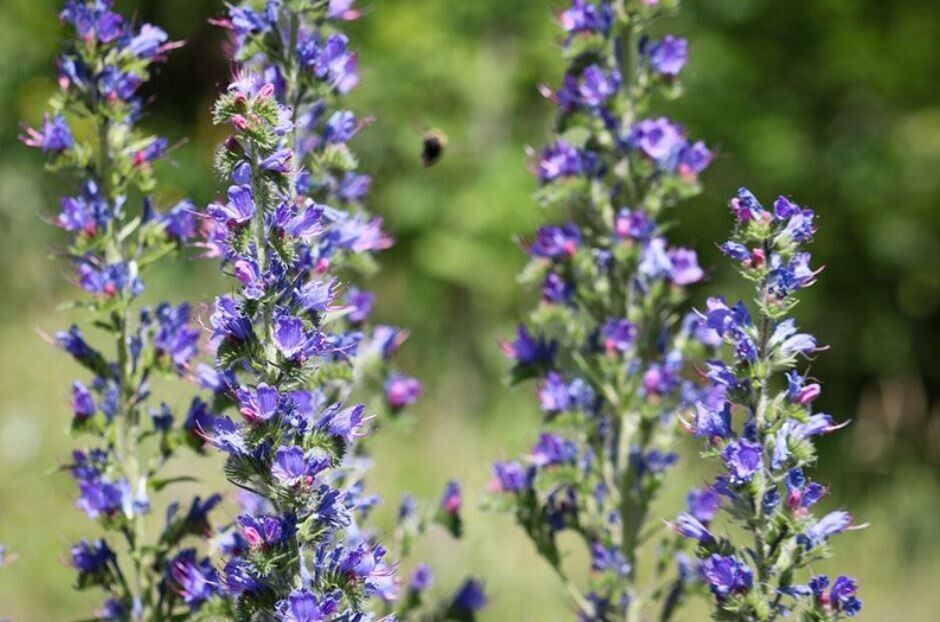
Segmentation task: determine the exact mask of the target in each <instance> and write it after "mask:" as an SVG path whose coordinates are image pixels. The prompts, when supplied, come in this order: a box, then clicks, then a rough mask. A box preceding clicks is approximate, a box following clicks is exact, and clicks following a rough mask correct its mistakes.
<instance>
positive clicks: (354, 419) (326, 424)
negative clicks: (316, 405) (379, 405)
mask: <svg viewBox="0 0 940 622" xmlns="http://www.w3.org/2000/svg"><path fill="white" fill-rule="evenodd" d="M363 412H365V406H364V405H362V404H358V405H356V406H353V407H351V408H346V409H343V408H342V406H341V405H340V404H333V406H331V407H330V408H329V409H328V410H327V411H326V412H325V413H324V414H323V416H322V417H321V419H320V421H319V423H318V427H319V428H320V429H322V430H325V431H327V432H329V433H330V434H331V435H332V436H335V437H337V438H341V439H344V440H346V441H347V442H348V441H351V440H352V439H353V438H355V437H356V436H360V435H361V434H362V424H363V423H364V419H363V416H362V415H363Z"/></svg>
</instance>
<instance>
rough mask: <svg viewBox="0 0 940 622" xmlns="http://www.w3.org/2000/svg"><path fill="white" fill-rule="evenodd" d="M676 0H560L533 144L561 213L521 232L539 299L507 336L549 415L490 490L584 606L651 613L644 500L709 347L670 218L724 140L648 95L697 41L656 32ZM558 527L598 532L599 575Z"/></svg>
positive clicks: (685, 255)
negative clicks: (650, 31) (566, 558)
mask: <svg viewBox="0 0 940 622" xmlns="http://www.w3.org/2000/svg"><path fill="white" fill-rule="evenodd" d="M676 4H677V3H676V2H656V1H655V0H654V1H649V0H645V1H640V0H599V1H596V2H592V1H588V0H573V2H572V4H571V6H570V8H568V9H567V10H565V11H564V12H563V13H561V15H560V23H561V26H562V28H563V29H564V31H565V35H564V36H565V38H564V56H565V59H566V60H567V61H568V63H569V65H568V69H567V71H566V73H565V76H564V80H563V82H562V85H561V86H560V87H559V88H558V89H556V90H552V89H549V88H544V89H543V92H544V94H545V95H546V96H547V97H549V98H550V99H551V100H552V101H553V102H555V104H556V105H557V106H558V116H557V121H556V127H555V134H554V137H553V140H552V142H551V143H550V144H549V145H548V146H547V147H545V148H544V149H543V150H542V151H541V152H540V153H539V154H538V156H537V158H536V162H535V174H536V175H537V176H538V179H539V182H540V186H541V188H540V190H539V192H538V195H537V196H538V200H539V202H540V203H541V204H542V205H543V206H544V207H546V208H547V209H549V210H551V212H552V213H553V214H554V215H556V217H560V220H561V222H560V224H552V225H547V226H544V227H542V228H541V229H539V230H538V232H537V233H536V235H535V238H534V239H533V240H532V241H531V242H528V243H526V244H525V247H526V250H527V251H528V253H529V254H530V255H531V257H532V260H531V262H530V264H529V266H528V267H527V268H526V270H525V272H524V274H523V280H524V281H525V282H528V283H535V284H540V285H541V293H542V300H541V302H540V304H539V305H538V307H537V308H536V310H535V311H534V312H533V313H532V315H531V318H530V321H529V323H528V324H527V325H523V326H520V327H519V330H518V335H517V337H516V339H515V341H512V342H508V343H506V344H505V347H504V348H505V350H506V352H507V354H508V355H509V356H511V357H512V359H513V360H514V361H515V363H516V366H515V369H514V378H515V380H517V381H518V380H523V379H528V378H537V379H538V382H539V384H538V398H539V402H540V404H541V409H542V412H543V419H542V424H541V434H540V436H539V439H538V442H537V443H536V444H535V445H534V447H533V448H532V451H531V453H530V454H529V455H527V456H525V457H524V458H523V459H522V460H520V461H510V462H502V463H497V464H496V465H495V467H494V480H493V484H492V489H493V491H494V493H495V495H494V500H493V504H494V505H495V506H496V507H498V508H502V509H505V510H508V511H511V512H513V513H514V514H515V516H516V519H517V521H518V523H519V524H520V525H521V526H522V527H523V528H524V529H525V531H526V533H527V535H528V536H529V538H530V539H531V540H532V542H533V543H534V544H535V547H536V549H537V550H538V552H539V553H540V554H541V555H542V556H543V557H544V558H545V559H546V560H547V561H548V563H549V564H550V565H551V566H552V568H553V569H554V570H555V571H556V572H557V573H558V575H559V576H560V577H561V579H562V581H563V582H564V583H565V585H566V587H567V589H568V591H569V593H570V595H571V599H572V601H573V603H574V604H575V606H576V608H577V611H578V615H579V616H580V619H583V620H630V621H636V620H640V619H641V616H642V615H643V613H644V612H645V611H647V610H648V609H649V608H650V607H651V606H652V605H653V603H654V601H656V600H657V599H659V598H660V596H661V594H662V590H661V589H659V585H660V583H661V582H663V581H664V578H663V574H664V573H665V572H666V568H667V566H668V563H667V562H668V561H669V555H668V554H665V555H663V556H662V557H661V559H660V561H659V563H658V564H657V567H656V569H655V571H654V572H653V573H650V575H649V576H644V575H643V574H642V573H641V572H640V568H639V566H640V563H639V561H640V560H639V553H640V551H641V549H642V547H643V546H644V544H646V543H647V542H648V541H650V539H651V538H652V537H653V536H654V535H655V532H656V530H657V528H658V527H660V526H661V525H660V524H659V521H657V520H651V519H650V517H649V509H650V505H651V503H652V502H653V500H654V499H655V497H656V494H657V492H658V491H659V489H660V487H661V485H662V482H663V479H664V476H665V473H666V471H667V470H668V469H669V467H670V466H672V465H673V464H674V463H675V462H676V459H677V456H676V454H675V453H674V452H673V445H674V443H675V441H676V436H677V428H678V425H677V422H678V417H677V412H678V411H679V409H680V408H681V407H683V406H684V405H685V404H687V403H688V399H689V395H690V394H694V392H695V385H694V384H692V383H691V382H688V381H685V380H684V379H683V372H684V370H685V369H686V367H687V364H686V361H687V360H688V357H689V356H690V355H693V354H696V353H697V352H698V351H699V350H700V349H701V347H702V344H701V343H700V341H699V339H698V337H699V333H700V330H699V329H700V326H699V324H700V322H699V321H698V320H697V319H696V318H694V317H691V318H689V319H687V320H683V318H682V314H681V313H680V308H681V306H682V304H683V302H684V301H685V298H686V294H685V289H686V287H687V286H689V285H692V284H694V283H696V282H698V281H699V280H701V279H702V278H703V272H702V270H701V269H700V268H699V265H698V262H697V257H696V254H695V252H694V251H692V250H689V249H685V248H680V247H674V246H672V245H670V243H669V242H668V240H667V239H666V237H665V232H666V227H665V226H664V225H663V224H662V221H661V218H662V215H663V212H664V211H665V210H667V209H668V208H670V207H672V206H674V205H675V204H677V203H678V202H679V201H680V200H682V199H684V198H687V197H689V196H692V195H694V194H696V193H697V192H698V191H699V183H698V177H699V174H700V173H701V172H702V171H703V170H704V169H705V168H707V166H708V165H709V163H710V161H711V159H712V153H711V152H710V151H709V149H708V148H707V147H706V146H705V145H704V144H703V143H702V142H693V141H691V140H689V139H688V138H687V136H686V133H685V131H684V130H683V129H682V128H681V127H680V126H679V125H677V124H676V123H674V122H672V121H670V120H669V119H666V118H665V117H657V116H655V115H654V114H653V113H652V110H651V108H652V102H653V101H654V97H655V96H657V95H665V96H674V95H676V94H678V91H679V85H678V82H677V79H678V78H677V76H678V74H679V73H680V72H681V70H682V69H683V67H684V66H685V65H686V62H687V58H688V44H687V42H686V41H685V40H684V39H680V38H677V37H674V36H666V37H664V38H662V39H659V40H653V39H651V38H649V37H648V36H647V35H646V34H645V31H646V28H647V26H648V24H649V23H650V22H651V21H652V20H654V19H657V18H659V17H661V16H663V15H665V14H667V13H669V12H670V11H672V10H673V9H675V8H676ZM562 531H571V532H574V533H576V534H577V535H578V536H579V537H580V539H582V540H583V541H584V543H585V545H586V546H587V548H588V549H589V550H590V552H591V557H592V562H591V568H590V573H589V576H588V578H587V579H581V578H580V577H581V576H582V575H588V573H587V572H585V573H579V574H578V575H577V576H573V575H571V574H569V570H568V569H567V568H565V567H564V564H563V554H562V552H561V551H560V550H559V548H558V543H557V536H558V534H559V533H560V532H562ZM663 548H664V550H666V551H669V550H672V548H673V547H672V546H671V544H669V543H667V544H666V545H665V546H664V547H663ZM585 583H588V584H589V591H588V592H587V593H584V592H583V591H582V588H581V586H582V585H583V584H585Z"/></svg>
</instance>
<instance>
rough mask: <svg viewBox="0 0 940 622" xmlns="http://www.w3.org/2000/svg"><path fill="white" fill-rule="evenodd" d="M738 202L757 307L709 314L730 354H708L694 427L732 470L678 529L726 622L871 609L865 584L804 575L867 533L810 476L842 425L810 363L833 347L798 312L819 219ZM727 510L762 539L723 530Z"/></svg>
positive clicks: (696, 498)
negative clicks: (804, 327) (823, 504)
mask: <svg viewBox="0 0 940 622" xmlns="http://www.w3.org/2000/svg"><path fill="white" fill-rule="evenodd" d="M731 209H732V211H733V213H734V216H735V220H736V224H735V230H734V235H733V237H732V239H731V240H729V241H728V242H726V243H725V244H723V245H722V246H721V249H722V251H723V252H724V253H725V254H726V255H727V256H729V257H730V258H731V259H732V260H733V261H734V262H735V263H736V264H737V266H738V269H739V270H740V272H741V274H742V276H744V278H746V279H747V280H749V281H751V282H753V283H754V284H755V289H756V299H755V300H756V303H755V308H754V309H753V310H752V309H749V308H748V305H746V304H745V303H743V302H738V303H737V304H734V305H729V304H728V303H727V302H725V300H723V299H720V298H713V299H710V300H709V301H708V306H707V308H706V309H705V310H704V311H703V312H702V314H701V315H702V318H703V320H704V322H705V323H706V325H707V326H708V327H709V328H711V329H713V330H714V331H716V332H717V333H718V335H720V337H721V338H722V340H723V342H724V344H725V349H726V351H727V357H725V358H723V359H722V358H717V359H715V360H711V361H708V363H707V365H706V367H705V374H706V375H707V377H708V381H709V382H710V384H711V387H712V390H711V391H710V392H709V394H708V395H709V399H707V400H703V401H700V402H698V403H697V404H696V411H695V414H694V415H693V416H692V417H690V419H689V420H688V421H687V422H686V424H687V428H688V430H689V431H690V432H691V433H693V434H694V435H695V436H697V437H699V438H702V439H705V441H706V442H707V447H708V449H707V451H706V456H708V457H710V458H713V459H715V460H717V461H720V462H721V464H722V466H723V471H722V473H721V474H720V475H719V476H718V477H717V479H716V480H715V482H714V483H713V484H712V485H711V486H709V487H708V488H705V489H703V490H698V491H694V492H693V493H692V494H691V495H690V497H689V508H688V511H687V512H685V513H683V514H681V515H679V517H678V518H677V519H676V521H675V523H674V525H673V526H674V529H675V530H676V531H677V532H679V533H680V534H681V535H682V536H684V537H686V538H690V539H692V540H695V541H697V542H698V550H697V553H698V556H699V557H700V558H701V560H702V561H701V564H700V567H699V574H700V576H701V578H702V580H703V581H704V583H705V584H706V585H707V586H708V587H709V588H710V590H711V592H712V594H713V595H714V610H715V616H716V619H719V620H735V621H741V622H743V621H745V620H773V619H777V618H780V617H785V616H787V615H790V613H791V612H793V611H795V610H796V611H802V616H803V617H802V618H801V619H803V620H814V621H822V620H826V621H832V620H840V619H842V618H845V617H852V616H855V615H856V614H857V613H858V612H859V611H860V610H861V601H860V600H859V599H858V598H857V596H856V592H857V586H856V583H855V581H854V580H852V579H850V578H848V577H844V576H843V577H839V578H837V579H836V580H835V581H834V582H832V584H831V586H830V580H829V578H828V577H826V576H815V577H813V578H812V579H811V580H810V581H809V583H808V584H798V583H796V581H797V580H798V576H797V573H798V572H799V571H800V570H802V569H804V568H807V567H809V566H811V565H812V564H813V563H815V562H816V561H817V560H819V559H820V558H822V557H825V556H826V555H827V553H828V546H827V545H828V542H829V539H830V538H831V537H832V536H834V535H836V534H838V533H841V532H843V531H846V530H850V529H854V528H856V526H855V525H854V521H853V518H852V516H851V515H850V514H848V513H847V512H844V511H841V510H837V511H833V512H830V513H829V514H826V515H824V516H822V517H821V518H817V517H816V516H814V514H813V511H812V508H813V506H814V505H816V503H818V502H819V500H820V499H821V498H822V497H823V496H824V495H825V494H826V493H827V492H828V491H827V489H826V488H825V487H824V486H822V485H821V484H819V483H817V482H814V481H812V480H810V479H809V477H808V476H807V474H806V472H805V471H806V468H807V467H808V466H810V465H812V464H813V463H814V462H815V459H816V453H815V450H814V446H813V439H814V437H816V436H819V435H821V434H828V433H830V432H833V431H835V430H837V429H839V428H840V427H842V425H841V424H837V423H836V421H835V419H834V418H833V417H832V416H830V415H828V414H824V413H816V412H813V403H814V402H815V400H816V399H817V398H818V397H819V395H820V385H819V383H818V382H816V381H815V380H813V379H812V378H810V377H809V376H808V375H807V373H806V372H804V371H802V370H801V369H800V367H801V361H802V360H804V359H806V358H810V357H812V356H813V355H815V354H816V353H817V352H819V351H820V350H822V349H823V348H821V347H820V346H819V345H818V343H817V340H816V338H815V337H813V336H812V335H810V334H808V333H802V332H800V331H799V329H798V328H797V326H796V323H795V320H794V319H793V318H792V317H790V312H791V311H792V309H793V307H794V306H795V305H796V303H797V300H796V298H795V295H796V294H797V293H798V292H799V291H800V290H802V289H804V288H806V287H809V286H811V285H812V284H813V283H814V282H815V281H816V277H817V275H818V274H819V271H818V270H813V269H812V268H811V267H810V255H809V253H808V252H806V251H805V250H804V249H805V246H806V244H807V243H808V242H809V241H810V240H811V238H812V237H813V234H814V232H815V224H814V221H815V214H814V213H813V211H812V210H809V209H805V208H802V207H800V206H799V205H797V204H795V203H793V202H792V201H790V200H789V199H787V198H784V197H780V198H779V199H777V201H776V202H775V203H774V206H773V209H766V208H765V207H764V206H763V205H761V204H760V202H759V201H758V200H757V199H756V198H755V197H754V195H752V194H751V193H750V192H748V191H747V190H744V189H742V190H740V191H739V192H738V195H737V197H735V198H734V199H733V200H732V201H731ZM735 420H738V423H737V424H736V423H735ZM721 509H724V510H726V511H727V512H728V514H729V515H730V516H731V517H732V518H733V519H734V520H735V521H737V522H738V523H740V525H741V527H742V528H743V530H744V533H745V534H747V536H748V537H749V538H752V539H753V540H752V541H751V542H749V543H747V544H744V543H740V542H739V541H737V539H736V538H735V539H729V538H724V537H719V536H717V535H716V534H715V533H713V528H712V522H713V521H714V519H715V518H716V516H717V514H718V512H719V510H721Z"/></svg>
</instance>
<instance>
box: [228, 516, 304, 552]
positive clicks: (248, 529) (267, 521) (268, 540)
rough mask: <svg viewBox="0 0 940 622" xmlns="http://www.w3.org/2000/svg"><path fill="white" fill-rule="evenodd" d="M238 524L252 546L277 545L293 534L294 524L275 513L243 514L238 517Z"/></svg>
mask: <svg viewBox="0 0 940 622" xmlns="http://www.w3.org/2000/svg"><path fill="white" fill-rule="evenodd" d="M238 525H239V527H240V528H241V532H242V536H244V538H245V540H246V541H247V542H248V544H249V545H251V547H252V548H266V547H271V546H275V545H277V544H280V543H281V542H283V541H284V540H286V539H287V538H289V537H291V536H292V535H293V525H292V524H291V523H290V522H289V521H287V520H286V519H283V518H281V517H279V516H275V515H264V516H250V515H246V514H242V515H241V516H239V517H238Z"/></svg>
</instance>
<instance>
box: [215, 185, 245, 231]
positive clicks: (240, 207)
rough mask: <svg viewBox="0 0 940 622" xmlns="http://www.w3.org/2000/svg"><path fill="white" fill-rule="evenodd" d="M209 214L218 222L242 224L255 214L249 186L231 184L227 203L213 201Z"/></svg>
mask: <svg viewBox="0 0 940 622" xmlns="http://www.w3.org/2000/svg"><path fill="white" fill-rule="evenodd" d="M209 215H210V216H212V217H213V218H215V219H216V220H218V221H219V222H224V223H232V224H236V225H242V224H245V223H246V222H248V221H249V220H251V218H252V216H254V215H255V200H254V197H253V196H252V192H251V186H232V187H230V188H229V189H228V203H213V204H212V205H210V206H209Z"/></svg>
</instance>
